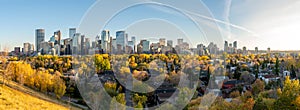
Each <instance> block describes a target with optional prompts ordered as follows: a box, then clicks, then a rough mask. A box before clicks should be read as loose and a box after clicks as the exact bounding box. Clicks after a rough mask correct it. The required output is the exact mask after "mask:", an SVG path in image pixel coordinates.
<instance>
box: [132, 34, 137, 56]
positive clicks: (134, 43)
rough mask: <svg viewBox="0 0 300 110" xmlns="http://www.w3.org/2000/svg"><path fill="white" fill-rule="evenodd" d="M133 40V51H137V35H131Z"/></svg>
mask: <svg viewBox="0 0 300 110" xmlns="http://www.w3.org/2000/svg"><path fill="white" fill-rule="evenodd" d="M131 41H132V42H133V53H135V52H136V38H135V36H132V37H131Z"/></svg>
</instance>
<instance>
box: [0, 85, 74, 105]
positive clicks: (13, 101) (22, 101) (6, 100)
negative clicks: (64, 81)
mask: <svg viewBox="0 0 300 110" xmlns="http://www.w3.org/2000/svg"><path fill="white" fill-rule="evenodd" d="M16 109H20V110H68V108H66V107H64V106H61V105H57V104H54V103H51V102H47V101H45V100H41V99H38V98H36V97H33V96H31V95H28V94H25V93H22V92H19V91H16V90H14V89H11V88H9V87H7V86H2V85H0V110H16Z"/></svg>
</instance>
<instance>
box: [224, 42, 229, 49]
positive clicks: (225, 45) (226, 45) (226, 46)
mask: <svg viewBox="0 0 300 110" xmlns="http://www.w3.org/2000/svg"><path fill="white" fill-rule="evenodd" d="M224 52H228V42H227V41H225V43H224Z"/></svg>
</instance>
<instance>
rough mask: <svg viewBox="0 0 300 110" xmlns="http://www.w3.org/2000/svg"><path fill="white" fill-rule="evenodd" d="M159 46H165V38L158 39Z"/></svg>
mask: <svg viewBox="0 0 300 110" xmlns="http://www.w3.org/2000/svg"><path fill="white" fill-rule="evenodd" d="M159 45H160V46H165V45H166V39H165V38H160V39H159Z"/></svg>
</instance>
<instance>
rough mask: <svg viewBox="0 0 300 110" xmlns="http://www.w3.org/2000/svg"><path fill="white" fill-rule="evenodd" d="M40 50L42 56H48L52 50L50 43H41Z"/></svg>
mask: <svg viewBox="0 0 300 110" xmlns="http://www.w3.org/2000/svg"><path fill="white" fill-rule="evenodd" d="M40 48H41V49H42V51H41V54H48V52H49V48H50V46H49V42H45V41H43V42H41V43H40Z"/></svg>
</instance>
